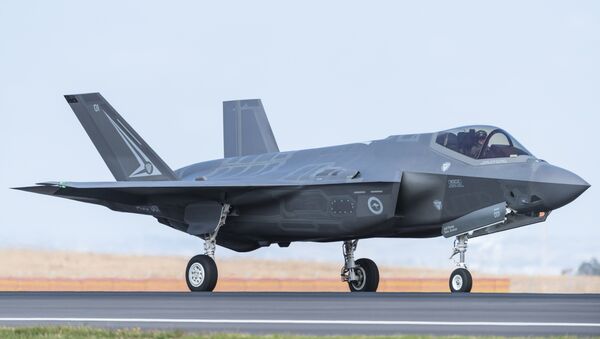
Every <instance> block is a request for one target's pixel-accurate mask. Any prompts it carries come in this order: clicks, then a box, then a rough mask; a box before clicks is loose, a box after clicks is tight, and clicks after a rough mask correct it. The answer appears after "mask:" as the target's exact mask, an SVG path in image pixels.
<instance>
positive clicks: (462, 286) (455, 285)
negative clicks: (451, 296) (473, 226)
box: [449, 234, 473, 293]
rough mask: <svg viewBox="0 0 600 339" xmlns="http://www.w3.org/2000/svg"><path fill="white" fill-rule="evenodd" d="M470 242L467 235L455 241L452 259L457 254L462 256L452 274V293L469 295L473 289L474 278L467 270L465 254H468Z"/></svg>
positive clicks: (450, 282)
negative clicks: (468, 243) (468, 242)
mask: <svg viewBox="0 0 600 339" xmlns="http://www.w3.org/2000/svg"><path fill="white" fill-rule="evenodd" d="M468 240H469V237H468V235H467V234H462V235H459V236H457V237H456V240H454V251H453V252H452V255H451V256H450V259H452V258H453V257H454V256H455V255H457V254H459V255H460V256H459V261H458V262H457V263H456V265H457V266H458V268H457V269H455V270H454V271H453V272H452V274H450V281H449V285H450V291H451V292H452V293H457V292H463V293H469V292H471V288H472V287H473V277H471V273H470V272H469V271H468V270H467V265H466V264H465V252H467V241H468Z"/></svg>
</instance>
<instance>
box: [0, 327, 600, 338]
mask: <svg viewBox="0 0 600 339" xmlns="http://www.w3.org/2000/svg"><path fill="white" fill-rule="evenodd" d="M0 338H3V339H26V338H33V339H36V338H43V339H51V338H60V339H80V338H91V339H113V338H118V339H128V338H149V339H170V338H173V339H200V338H206V339H285V338H294V339H313V338H327V339H342V338H352V339H362V338H377V339H429V338H448V339H460V338H469V339H473V338H489V339H492V338H504V337H498V336H494V337H492V336H420V335H398V336H303V335H286V334H272V335H252V334H239V333H187V332H183V331H146V330H140V329H117V330H109V329H98V328H91V327H63V326H60V327H59V326H48V327H18V328H8V327H0ZM517 338H518V337H511V339H517ZM523 338H525V337H523ZM526 338H527V339H535V337H526ZM540 338H541V337H540ZM543 338H544V339H548V338H550V339H575V338H577V337H570V336H550V337H543ZM591 338H600V336H597V337H591Z"/></svg>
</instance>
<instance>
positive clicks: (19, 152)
mask: <svg viewBox="0 0 600 339" xmlns="http://www.w3.org/2000/svg"><path fill="white" fill-rule="evenodd" d="M599 60H600V2H597V1H563V2H552V1H514V2H508V1H498V2H495V3H494V2H489V1H486V2H481V1H473V2H465V1H460V2H457V1H452V2H450V1H439V2H437V1H413V2H399V1H390V2H365V1H358V2H352V1H339V2H323V1H315V2H309V1H297V2H287V1H286V2H284V1H273V2H264V1H252V2H250V1H240V2H231V1H218V2H208V1H206V2H199V1H189V2H176V1H170V2H166V1H164V2H151V1H129V2H125V1H94V2H87V1H85V2H84V1H71V2H61V1H51V2H50V1H39V2H33V1H10V2H9V1H5V2H3V3H2V5H0V114H1V116H2V120H3V123H2V124H0V126H1V129H2V130H1V134H0V135H1V138H2V139H1V141H2V142H1V149H0V150H1V154H0V156H1V159H2V165H3V166H0V187H2V188H1V189H0V201H1V202H2V211H3V216H2V219H1V221H0V231H1V235H0V247H34V248H55V249H70V250H71V249H75V250H85V251H110V252H128V253H141V254H144V253H161V254H162V253H164V254H185V255H190V256H191V255H193V254H197V253H200V252H201V249H202V242H201V241H200V240H198V239H195V238H193V237H191V236H188V235H186V234H184V233H179V232H177V231H174V230H171V229H169V228H167V227H165V226H162V225H160V224H158V223H157V222H156V221H155V220H154V219H153V218H151V217H147V216H138V215H130V214H120V213H115V212H112V211H110V210H108V209H105V208H103V207H99V206H93V205H86V204H82V203H78V202H74V201H68V200H64V199H56V198H51V197H45V196H40V195H33V194H28V193H25V192H19V191H13V190H9V189H8V187H15V186H24V185H30V184H33V183H35V182H41V181H48V180H65V181H107V180H114V179H113V178H112V176H111V174H110V172H109V171H108V169H107V168H106V166H105V165H104V163H103V161H102V159H101V158H100V156H99V154H98V153H97V152H96V150H95V148H94V146H93V145H92V143H91V141H90V140H89V139H88V137H87V135H86V134H85V131H84V130H83V128H82V127H81V125H80V124H79V122H78V121H77V119H76V118H75V116H74V114H73V113H72V111H71V110H70V108H69V106H68V105H67V103H66V102H65V100H64V98H63V97H62V95H63V94H68V93H82V92H93V91H99V92H101V93H102V94H103V95H104V96H105V98H107V99H108V100H109V102H110V103H111V104H112V105H113V106H114V107H115V108H116V109H117V110H118V111H119V112H120V113H121V114H122V115H123V116H124V117H125V118H126V119H127V120H128V122H129V123H130V124H131V125H132V126H133V127H134V128H135V129H136V130H137V131H138V133H140V134H141V135H142V136H143V137H144V138H145V139H146V141H147V142H148V143H149V144H150V145H151V146H152V147H153V148H154V149H155V151H156V152H157V153H158V154H159V155H160V156H161V157H162V158H163V159H164V160H165V161H166V162H167V163H168V164H169V165H170V166H171V167H172V168H179V167H182V166H185V165H188V164H190V163H194V162H199V161H203V160H209V159H215V158H220V157H221V156H222V152H223V146H222V143H223V142H222V122H221V118H222V116H221V114H222V113H221V103H222V101H224V100H232V99H242V98H262V100H263V103H264V105H265V108H266V110H267V115H268V116H269V119H270V121H271V125H272V128H273V131H274V134H275V136H276V138H277V142H278V143H279V147H280V149H281V150H295V149H301V148H309V147H317V146H326V145H336V144H344V143H350V142H354V141H366V140H373V139H380V138H384V137H386V136H388V135H393V134H405V133H419V132H431V131H436V130H443V129H447V128H452V127H456V126H461V125H468V124H491V125H498V126H501V127H503V128H505V129H506V130H508V131H509V132H510V133H511V134H512V135H513V136H515V137H516V138H517V139H518V140H519V141H520V142H521V143H523V144H524V145H525V146H526V147H527V148H528V149H529V150H530V151H531V152H533V153H534V154H535V155H536V156H538V157H539V158H542V159H545V160H547V161H549V162H550V163H552V164H555V165H558V166H561V167H564V168H567V169H569V170H571V171H573V172H575V173H577V174H578V175H580V176H581V177H583V178H584V179H586V180H587V181H588V182H590V183H591V184H592V185H593V187H592V188H591V189H589V190H588V191H587V192H586V193H584V194H583V195H582V196H581V197H580V198H579V199H578V200H576V201H575V202H574V203H572V204H571V205H568V206H566V207H564V208H562V209H560V210H557V211H555V212H554V213H553V214H552V215H551V216H550V218H549V219H548V221H547V222H546V223H545V224H538V225H534V226H529V227H525V228H522V229H518V230H514V231H510V232H506V233H501V234H497V235H491V236H487V237H483V238H477V239H474V240H472V241H471V242H470V247H469V251H468V253H467V263H468V264H470V266H471V267H473V268H480V269H486V270H488V271H496V272H508V271H512V272H515V271H519V272H531V273H538V272H558V271H559V270H560V269H561V268H567V267H575V266H577V265H578V264H579V263H580V262H581V261H582V260H585V259H589V258H590V257H592V256H596V257H600V246H599V245H598V239H599V237H600V225H599V223H598V222H597V221H596V219H597V216H596V215H595V212H596V211H597V209H598V207H597V204H598V201H600V196H599V193H598V192H599V191H598V188H597V187H596V185H598V184H600V174H599V173H600V171H599V170H598V168H599V165H600V160H599V159H598V157H600V152H598V143H599V141H598V131H597V130H598V128H600V123H599V122H600V119H599V118H598V115H599V114H600V99H599V96H600V62H599ZM451 244H452V240H451V239H443V238H437V239H399V240H377V239H375V240H367V241H363V242H361V243H360V244H359V248H358V251H357V256H359V257H362V256H368V257H371V258H373V259H374V260H375V261H377V262H379V263H382V264H398V265H424V266H432V267H445V268H447V269H448V270H449V271H450V269H451V268H452V265H451V263H450V261H448V260H447V257H448V255H449V254H450V250H451ZM217 255H218V256H228V257H231V256H235V255H241V256H245V257H268V258H282V259H285V258H296V259H303V258H306V259H319V260H324V261H337V262H339V263H340V265H341V264H342V257H341V246H340V244H339V243H333V244H310V243H309V244H292V246H290V247H289V248H287V249H279V248H277V247H272V248H264V249H260V250H258V251H255V252H252V253H246V254H235V253H234V252H231V251H228V250H226V249H224V248H218V249H217ZM336 273H337V272H332V275H335V274H336Z"/></svg>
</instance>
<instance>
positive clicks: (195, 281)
mask: <svg viewBox="0 0 600 339" xmlns="http://www.w3.org/2000/svg"><path fill="white" fill-rule="evenodd" d="M218 277H219V273H218V271H217V264H216V263H215V261H214V260H213V258H211V257H209V256H208V255H203V254H201V255H197V256H195V257H193V258H192V259H190V261H189V262H188V264H187V268H186V269H185V282H186V283H187V286H188V288H189V289H190V291H192V292H211V291H212V290H214V289H215V286H217V278H218Z"/></svg>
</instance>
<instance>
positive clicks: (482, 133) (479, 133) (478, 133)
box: [475, 129, 487, 140]
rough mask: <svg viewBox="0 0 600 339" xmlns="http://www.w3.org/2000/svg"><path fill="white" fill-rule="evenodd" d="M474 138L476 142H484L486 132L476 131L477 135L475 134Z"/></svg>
mask: <svg viewBox="0 0 600 339" xmlns="http://www.w3.org/2000/svg"><path fill="white" fill-rule="evenodd" d="M475 138H476V139H477V140H485V139H486V138H487V132H486V131H484V130H482V129H480V130H479V131H477V133H475Z"/></svg>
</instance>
